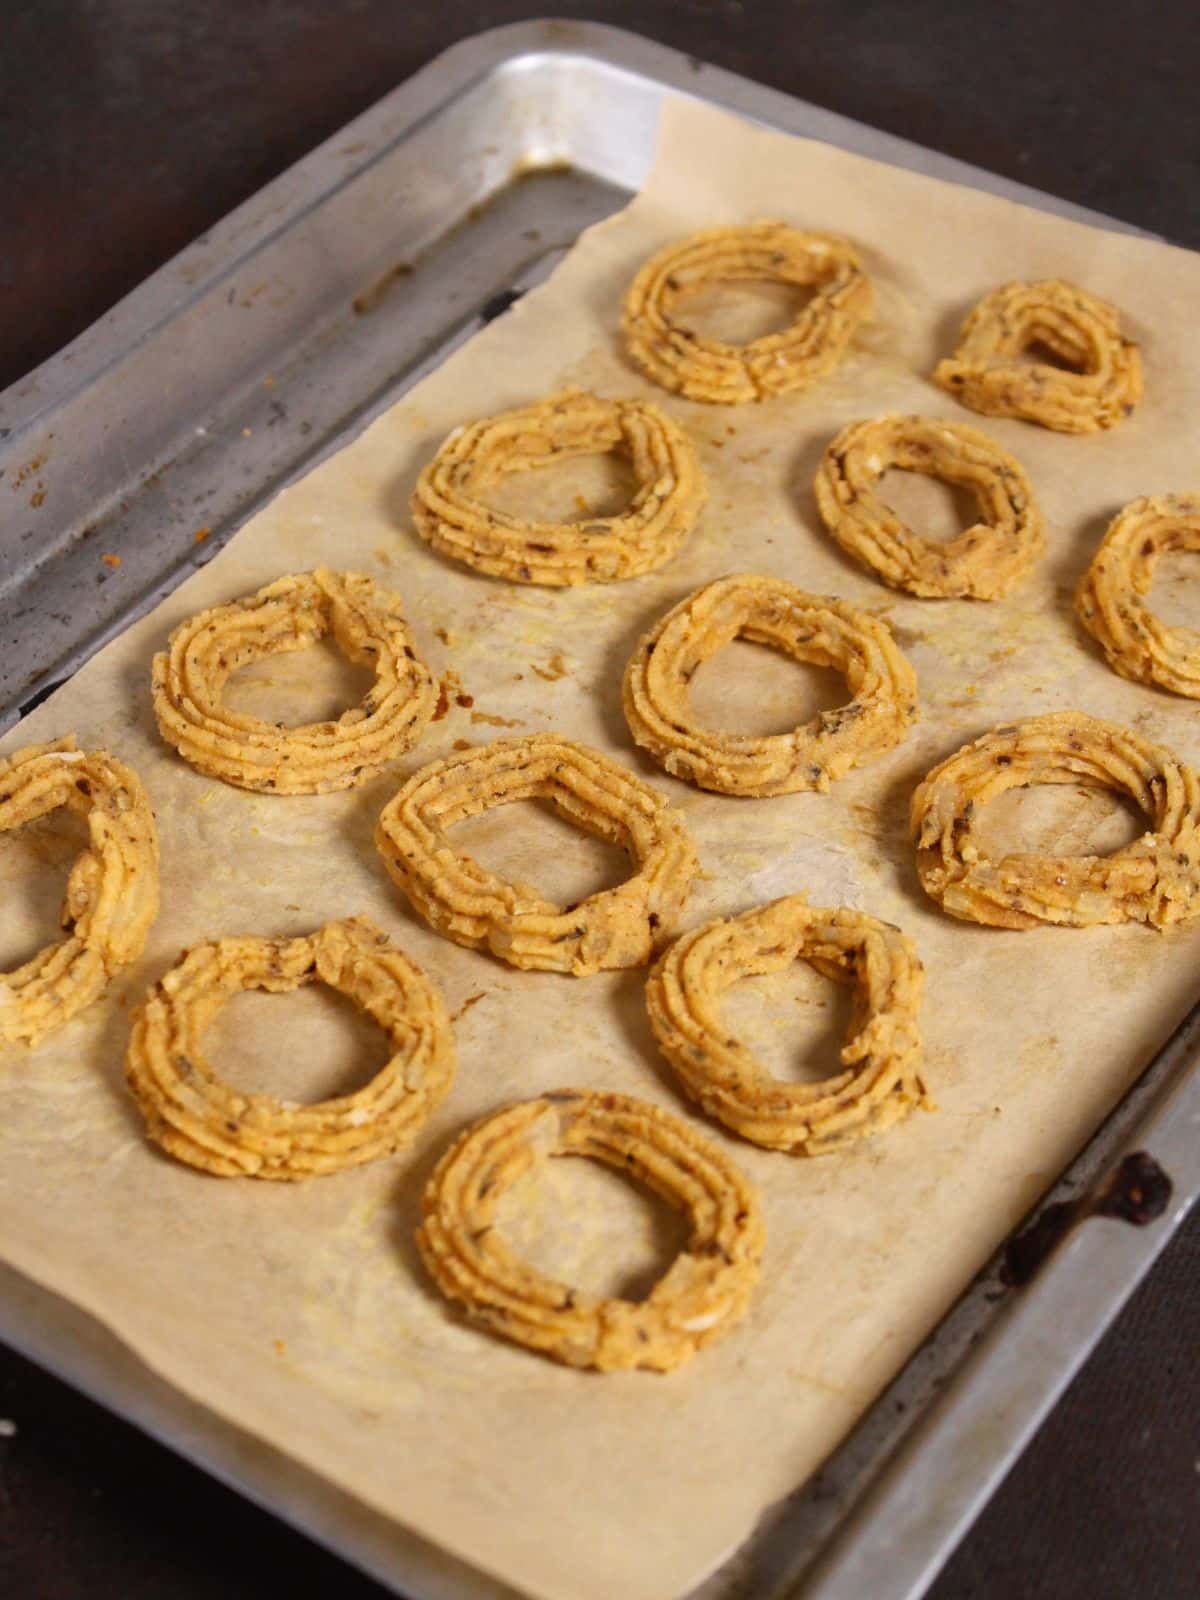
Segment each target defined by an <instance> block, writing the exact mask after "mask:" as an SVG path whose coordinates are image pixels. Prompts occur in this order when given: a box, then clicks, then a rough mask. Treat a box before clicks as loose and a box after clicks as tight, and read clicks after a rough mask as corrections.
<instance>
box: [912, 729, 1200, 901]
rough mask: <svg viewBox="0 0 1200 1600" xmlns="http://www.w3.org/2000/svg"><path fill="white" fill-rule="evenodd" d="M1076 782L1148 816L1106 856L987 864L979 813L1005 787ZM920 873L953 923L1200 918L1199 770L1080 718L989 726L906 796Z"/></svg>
mask: <svg viewBox="0 0 1200 1600" xmlns="http://www.w3.org/2000/svg"><path fill="white" fill-rule="evenodd" d="M1039 783H1069V784H1079V785H1083V786H1085V787H1087V788H1091V789H1111V790H1113V791H1114V792H1116V793H1118V794H1125V795H1128V796H1129V798H1130V799H1131V800H1132V801H1134V803H1135V804H1136V805H1138V806H1140V807H1141V809H1142V810H1143V811H1144V812H1145V813H1146V814H1147V816H1148V817H1150V819H1151V820H1152V821H1153V824H1154V830H1153V832H1146V833H1144V834H1142V836H1141V838H1140V839H1135V840H1134V842H1133V843H1132V844H1130V845H1127V846H1126V847H1125V848H1124V849H1123V850H1116V851H1114V852H1113V853H1112V854H1111V855H1107V856H1046V855H1027V854H1024V853H1020V854H1013V855H1007V856H1003V857H1001V859H1000V860H998V861H991V860H989V859H988V858H987V856H985V855H984V854H983V853H982V852H981V850H980V848H979V843H978V834H977V829H978V813H979V811H980V810H981V808H982V807H983V806H984V805H986V804H987V802H988V801H989V800H994V799H995V798H996V796H997V795H1000V794H1003V793H1004V792H1005V791H1006V790H1008V789H1024V788H1028V787H1029V786H1030V785H1032V784H1039ZM912 831H913V837H914V838H915V840H916V845H917V871H918V873H919V875H920V879H921V883H922V885H923V887H924V889H925V892H926V893H927V894H929V895H930V896H932V898H933V899H934V900H936V901H937V902H938V903H939V904H940V905H941V907H942V909H943V910H944V911H948V912H949V913H950V915H951V916H952V917H961V918H963V919H964V920H965V921H968V922H983V923H987V924H989V925H990V926H992V927H997V928H1033V927H1036V926H1037V925H1038V924H1039V923H1044V922H1050V923H1060V924H1063V925H1065V926H1068V927H1075V928H1083V927H1089V926H1091V925H1093V924H1096V923H1109V922H1148V923H1150V924H1152V925H1153V926H1154V927H1156V928H1165V927H1167V926H1169V925H1170V924H1171V923H1175V922H1183V921H1186V920H1188V919H1190V918H1192V917H1196V916H1200V774H1198V773H1196V772H1195V771H1194V770H1193V769H1192V768H1191V767H1188V766H1185V765H1184V764H1183V762H1182V761H1178V760H1177V759H1176V758H1175V757H1174V756H1173V755H1172V754H1171V752H1170V751H1169V750H1164V749H1163V748H1162V747H1161V746H1160V745H1154V744H1150V743H1149V741H1147V740H1145V739H1140V738H1139V737H1138V736H1137V734H1134V733H1130V732H1129V731H1128V730H1127V729H1125V728H1119V727H1117V726H1115V725H1114V724H1113V723H1111V722H1101V721H1099V720H1098V719H1097V718H1095V717H1088V716H1085V715H1084V714H1083V713H1082V712H1080V711H1056V712H1053V713H1051V714H1050V715H1048V716H1044V717H1031V718H1030V719H1029V720H1028V721H1027V722H1020V723H1017V724H1016V725H1015V726H1009V727H1003V728H993V729H992V731H991V732H990V733H986V734H984V736H983V737H982V738H981V739H976V740H975V742H974V743H973V744H968V745H964V746H963V748H962V749H961V750H959V751H957V752H956V753H955V754H954V755H952V756H950V757H949V759H948V760H946V761H943V762H942V764H941V765H940V766H938V767H935V768H934V770H933V771H932V772H931V773H930V774H929V776H928V777H927V778H926V779H925V780H924V782H923V783H921V784H920V785H919V786H918V788H917V791H916V793H915V794H914V795H913V799H912Z"/></svg>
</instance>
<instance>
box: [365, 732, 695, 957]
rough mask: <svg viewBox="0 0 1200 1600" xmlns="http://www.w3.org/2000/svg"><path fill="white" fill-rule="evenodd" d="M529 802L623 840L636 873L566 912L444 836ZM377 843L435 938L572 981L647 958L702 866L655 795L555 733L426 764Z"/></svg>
mask: <svg viewBox="0 0 1200 1600" xmlns="http://www.w3.org/2000/svg"><path fill="white" fill-rule="evenodd" d="M531 799H542V800H548V801H549V802H550V803H551V804H552V805H553V806H554V807H555V809H556V810H557V811H559V812H560V813H561V815H563V816H564V817H566V818H568V819H569V820H570V821H572V822H575V823H577V824H578V825H579V826H580V827H582V828H587V829H588V830H590V831H591V832H592V833H595V834H598V835H599V836H600V837H601V838H603V839H607V840H608V841H609V842H610V843H611V844H617V845H621V846H622V847H623V848H624V849H625V850H627V851H628V853H629V854H630V855H631V856H632V857H633V859H634V861H635V862H636V863H637V866H638V870H637V871H636V872H635V873H634V874H633V875H632V876H631V877H629V878H627V879H626V880H625V882H624V883H622V884H619V885H617V887H616V888H613V889H605V890H602V891H601V892H599V893H598V894H594V895H590V896H589V897H588V898H587V899H586V900H583V901H581V902H580V903H579V904H578V905H576V906H568V907H565V908H564V907H561V906H557V905H555V904H553V903H552V902H551V901H548V900H546V899H544V898H543V897H542V896H541V895H540V894H539V893H538V891H537V890H536V889H533V888H530V887H529V886H528V885H525V884H520V883H510V882H508V880H507V879H505V878H501V877H498V876H497V875H496V874H495V873H492V872H488V871H487V870H486V869H485V868H484V867H482V866H480V865H479V863H478V862H477V861H474V860H472V858H471V857H470V856H468V855H465V854H462V853H460V852H457V851H456V850H455V849H454V846H453V844H452V843H451V842H450V840H449V839H448V838H447V836H446V830H447V829H449V828H451V827H452V826H453V825H454V823H456V822H461V821H463V820H464V819H465V818H467V817H474V816H478V814H479V813H480V812H481V811H485V810H487V809H489V808H490V807H492V806H498V805H507V804H509V803H510V802H512V801H516V800H531ZM375 842H376V845H377V846H378V849H379V851H380V854H381V855H382V856H383V860H384V864H385V866H386V867H387V870H388V872H389V874H390V875H391V877H392V878H393V880H394V881H395V882H396V883H397V884H398V885H399V886H400V888H401V889H403V891H404V893H405V894H406V895H407V896H408V898H409V900H411V902H412V904H413V905H414V906H415V908H416V909H417V910H418V911H419V912H420V914H421V915H422V916H423V917H424V918H425V920H426V921H427V922H429V923H430V924H431V925H432V926H433V927H434V928H436V929H437V931H438V932H439V933H442V934H444V935H445V936H446V937H447V938H448V939H453V940H454V941H455V943H457V944H463V945H468V946H471V947H473V948H481V949H487V950H491V951H492V953H493V954H494V955H497V956H500V957H501V958H502V959H503V960H505V961H507V962H508V963H509V964H510V965H511V966H514V967H535V968H540V969H542V970H543V971H547V972H570V973H574V974H575V975H576V976H577V977H582V976H586V975H587V974H589V973H593V972H599V971H601V970H603V969H606V968H613V967H636V966H642V965H643V964H644V963H645V962H647V961H649V959H650V957H651V955H652V954H653V951H654V948H655V946H656V945H657V944H659V943H661V941H662V939H663V938H665V937H666V935H667V934H668V933H669V931H670V929H671V927H672V926H673V924H674V922H675V920H676V918H677V916H678V914H679V911H680V910H681V908H682V906H683V904H684V901H685V900H686V899H687V894H688V890H689V888H690V887H691V883H692V879H693V878H694V877H695V874H696V872H697V871H698V870H699V864H698V862H697V860H696V853H695V850H694V848H693V846H692V841H691V839H690V837H689V835H688V832H687V828H686V826H685V824H684V821H683V818H682V816H681V815H680V813H679V812H678V811H677V810H676V809H675V807H674V806H672V805H670V804H669V803H668V802H667V800H666V799H665V798H664V797H663V796H662V795H660V794H659V793H658V791H657V790H655V789H653V788H651V786H650V785H649V784H648V783H644V782H643V781H642V780H641V778H638V777H635V775H634V774H633V773H631V772H629V771H627V770H626V769H625V768H624V767H622V766H619V765H618V764H617V763H616V762H615V761H610V760H609V758H608V757H607V756H602V755H600V754H599V752H598V751H595V750H589V749H588V748H587V747H586V746H585V745H580V744H572V743H570V742H569V741H568V740H566V739H560V738H558V737H557V736H556V735H554V734H533V735H531V736H529V737H528V738H524V739H500V740H497V741H496V742H495V743H494V744H490V745H482V746H480V747H479V748H478V749H474V750H467V751H464V752H462V753H461V754H459V755H455V756H450V757H449V758H447V759H446V760H444V761H435V762H433V763H432V764H431V765H430V766H427V767H424V768H422V769H421V771H419V772H417V773H414V775H413V776H412V777H411V778H410V779H409V781H408V782H407V783H406V784H405V786H404V788H403V789H402V790H401V791H400V793H399V794H398V795H397V796H396V797H395V799H393V800H392V801H390V802H389V804H388V805H387V806H386V807H385V808H384V811H383V813H382V815H381V816H380V819H379V826H378V828H377V829H376V833H375Z"/></svg>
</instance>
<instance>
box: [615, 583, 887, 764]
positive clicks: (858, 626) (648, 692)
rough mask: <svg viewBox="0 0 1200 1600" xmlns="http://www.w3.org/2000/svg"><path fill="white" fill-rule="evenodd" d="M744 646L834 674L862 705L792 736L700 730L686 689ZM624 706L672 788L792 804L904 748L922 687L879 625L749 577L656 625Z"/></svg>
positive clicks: (702, 595)
mask: <svg viewBox="0 0 1200 1600" xmlns="http://www.w3.org/2000/svg"><path fill="white" fill-rule="evenodd" d="M738 638H742V639H750V640H752V641H754V642H755V643H758V644H766V645H770V646H772V647H773V648H774V649H777V650H781V651H782V652H783V653H784V654H785V655H788V656H791V657H792V658H793V659H794V660H796V661H809V662H814V663H816V664H817V665H819V666H825V667H834V668H835V669H836V670H837V671H839V672H841V673H842V674H843V675H844V676H845V678H846V680H847V682H848V683H849V686H850V689H851V692H852V694H853V696H854V698H853V700H851V701H850V703H849V704H848V705H844V706H839V707H838V708H837V709H836V710H833V711H823V712H822V713H821V714H820V716H817V717H814V718H813V719H812V721H811V722H807V723H805V724H804V726H803V727H800V728H797V729H795V730H794V731H793V732H791V733H781V734H771V735H766V736H763V737H758V736H755V735H751V734H741V733H735V732H719V733H717V732H712V731H711V730H709V729H708V728H704V727H702V726H701V725H700V724H699V723H698V722H697V720H696V718H695V715H694V713H693V712H692V709H691V706H690V704H689V702H688V692H687V686H688V682H689V681H690V679H691V677H692V675H693V674H694V673H695V671H696V669H697V667H699V665H700V663H701V662H703V661H706V660H708V658H709V657H710V656H713V655H715V654H716V653H717V651H718V650H721V649H722V648H723V647H724V646H725V645H727V644H729V643H730V642H731V641H732V640H734V639H738ZM623 701H624V706H625V719H626V721H627V722H628V723H629V727H630V731H631V732H632V734H633V737H634V738H635V739H636V740H637V742H638V744H640V745H641V746H642V747H643V749H646V750H648V751H649V752H650V753H651V755H652V756H653V757H654V759H655V760H656V761H659V762H661V763H662V765H663V766H664V767H665V768H666V770H667V771H668V772H669V773H671V774H672V776H673V777H676V778H683V779H685V780H686V781H687V782H689V783H695V784H698V785H699V787H700V788H702V789H712V790H715V791H716V792H717V793H718V794H734V795H759V796H761V795H773V794H792V793H794V792H795V791H797V790H802V789H819V790H826V789H828V788H829V785H830V784H831V783H832V782H833V781H834V779H836V778H840V777H841V776H842V774H843V773H845V772H847V771H849V769H850V768H851V767H853V766H857V765H858V764H859V763H861V762H863V761H866V760H869V759H870V758H871V757H872V756H874V755H877V754H879V753H880V752H882V751H884V750H890V749H891V748H892V746H893V745H895V744H897V743H898V742H899V740H900V739H901V738H903V736H904V731H905V729H906V728H907V727H908V725H909V723H910V722H912V721H913V719H914V718H915V716H916V714H917V680H916V675H915V674H914V672H913V670H912V668H911V666H909V664H908V662H907V661H906V660H905V658H904V657H903V656H902V655H901V653H900V651H899V650H898V649H897V648H896V644H895V641H894V640H893V638H892V636H891V633H890V632H889V630H888V628H887V625H886V624H885V623H883V622H880V621H879V620H878V619H877V618H875V617H870V616H867V615H866V613H865V612H861V611H856V610H855V609H854V608H853V606H849V605H847V604H846V603H845V601H843V600H835V599H832V598H830V597H818V596H816V595H811V594H805V593H804V591H803V590H802V589H797V588H795V587H794V586H793V585H792V584H790V583H785V582H784V581H783V579H782V578H767V577H760V576H756V575H754V574H749V573H742V574H738V575H737V576H734V577H729V578H718V579H717V580H716V581H715V582H714V583H709V584H706V585H705V586H704V587H703V588H702V589H697V590H696V591H695V593H694V594H690V595H688V597H687V599H686V600H682V601H680V603H679V604H678V605H677V606H676V607H675V608H674V609H673V610H672V611H668V612H667V614H666V616H665V617H663V618H661V619H660V621H658V622H656V623H655V625H654V626H653V627H652V628H651V629H650V631H649V633H647V634H646V636H645V638H643V639H642V640H641V642H640V643H639V644H638V646H637V649H636V650H635V651H634V653H633V656H632V657H631V659H630V662H629V665H628V666H627V667H626V669H625V679H624V684H623Z"/></svg>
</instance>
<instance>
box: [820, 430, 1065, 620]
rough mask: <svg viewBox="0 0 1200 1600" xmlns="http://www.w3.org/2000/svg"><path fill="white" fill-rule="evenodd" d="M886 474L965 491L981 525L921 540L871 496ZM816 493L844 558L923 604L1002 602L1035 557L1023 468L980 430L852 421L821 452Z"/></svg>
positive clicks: (1038, 520)
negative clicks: (943, 538) (914, 475)
mask: <svg viewBox="0 0 1200 1600" xmlns="http://www.w3.org/2000/svg"><path fill="white" fill-rule="evenodd" d="M891 467H898V468H900V470H901V471H903V472H920V473H922V474H923V475H924V476H926V477H929V478H939V479H941V480H942V482H944V483H954V484H959V485H961V486H962V487H963V488H964V489H969V490H970V491H971V492H972V494H973V495H974V496H975V499H976V501H977V502H978V505H979V510H980V514H981V518H982V520H981V521H980V522H976V523H973V524H972V525H971V527H969V528H965V529H964V530H963V532H962V533H960V534H958V535H957V537H956V538H954V539H950V540H948V541H947V542H946V543H944V544H943V543H941V542H939V541H938V540H935V539H923V538H922V537H921V536H920V535H919V534H917V533H914V532H913V530H912V529H911V528H910V527H909V526H908V524H907V523H905V522H904V521H903V520H902V519H901V518H900V517H898V516H897V515H896V513H895V512H894V511H893V510H892V509H891V507H890V506H889V505H888V504H887V503H886V502H885V501H883V500H881V499H880V498H879V496H878V495H877V494H876V493H875V485H876V484H877V483H878V482H879V480H880V478H882V477H883V475H884V473H885V472H887V471H888V469H889V468H891ZM813 487H814V488H815V490H816V496H817V506H818V508H819V510H820V512H821V517H822V519H823V520H824V523H825V526H826V528H828V530H829V532H830V533H831V534H832V536H833V537H834V539H836V541H837V542H838V544H840V545H841V547H842V549H843V550H845V551H847V552H848V553H849V554H850V555H852V556H854V557H855V559H856V560H858V561H861V562H862V563H863V565H864V566H867V567H870V569H871V570H872V572H875V573H876V574H878V576H879V577H881V578H882V579H883V581H884V582H885V583H887V584H890V585H891V587H892V588H893V589H904V590H906V591H907V592H908V593H909V594H915V595H920V596H922V597H924V598H926V599H930V598H932V599H945V598H952V597H955V596H970V597H972V598H974V599H976V600H995V599H996V598H998V596H1000V595H1003V594H1007V593H1008V592H1009V590H1010V589H1012V588H1013V587H1014V586H1015V585H1016V584H1017V583H1018V582H1019V581H1020V580H1021V578H1022V577H1024V575H1025V573H1026V572H1027V571H1028V569H1029V567H1030V566H1032V564H1033V562H1034V561H1035V560H1036V559H1037V557H1038V556H1039V555H1040V554H1041V552H1042V546H1043V544H1044V542H1045V538H1044V531H1043V524H1042V514H1041V512H1040V511H1039V509H1038V506H1037V503H1036V501H1035V500H1034V497H1033V487H1032V485H1031V484H1030V482H1029V479H1028V477H1027V476H1026V474H1025V470H1024V468H1023V467H1022V466H1021V464H1020V463H1019V462H1018V461H1016V460H1014V459H1013V457H1012V456H1010V455H1009V454H1008V452H1007V451H1006V450H1002V449H1001V448H1000V446H999V445H998V444H996V442H995V441H994V440H992V439H989V438H988V436H987V434H985V433H980V432H979V430H978V429H977V428H968V427H966V426H965V425H964V424H963V423H961V422H944V421H942V419H941V418H939V417H909V416H900V415H895V414H893V415H890V416H883V417H874V418H872V419H871V420H870V421H866V422H852V423H851V424H850V425H849V427H846V428H843V429H842V431H841V433H839V434H838V436H837V438H836V439H834V440H833V442H832V443H831V444H830V445H829V446H828V448H827V449H826V451H825V454H824V456H823V457H822V458H821V464H820V466H819V467H818V468H817V476H816V480H815V483H814V485H813Z"/></svg>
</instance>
